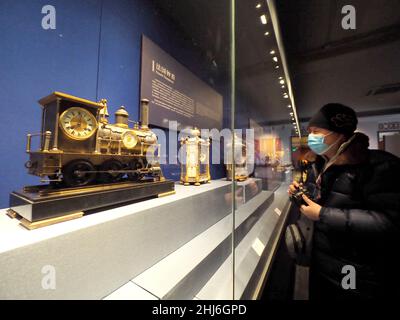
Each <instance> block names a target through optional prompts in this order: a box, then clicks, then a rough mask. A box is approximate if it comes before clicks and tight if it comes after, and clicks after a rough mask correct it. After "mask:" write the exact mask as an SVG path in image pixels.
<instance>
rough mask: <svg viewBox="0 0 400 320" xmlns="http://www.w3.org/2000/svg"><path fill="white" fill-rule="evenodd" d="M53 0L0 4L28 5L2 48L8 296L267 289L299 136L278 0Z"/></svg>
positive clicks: (252, 294) (1, 226)
mask: <svg viewBox="0 0 400 320" xmlns="http://www.w3.org/2000/svg"><path fill="white" fill-rule="evenodd" d="M52 7H53V8H54V12H55V13H54V14H56V15H57V19H56V20H55V22H54V28H53V27H48V28H47V27H44V26H43V25H41V23H40V21H39V22H38V21H36V20H35V21H33V20H34V19H36V17H33V16H32V15H31V12H32V11H33V12H36V11H37V13H38V14H39V15H40V12H41V11H40V10H41V9H42V6H41V4H40V1H31V2H29V4H26V6H23V7H21V6H17V5H16V4H11V3H10V5H9V6H8V7H7V8H6V10H4V12H2V13H0V17H3V15H6V16H7V17H6V20H5V21H6V22H0V23H8V24H10V25H15V24H14V22H15V21H17V20H18V19H19V18H20V17H22V16H24V17H25V15H26V14H27V13H28V12H29V17H31V16H32V17H31V18H29V19H32V21H30V20H29V21H26V22H25V23H26V24H27V29H26V30H20V29H18V28H16V27H15V28H11V29H12V30H11V31H10V34H9V35H6V36H5V37H6V39H4V41H5V42H7V43H8V44H9V50H8V52H7V53H3V55H2V56H3V59H2V61H1V62H0V66H1V67H2V68H4V69H5V72H7V74H10V75H12V77H13V78H14V79H16V82H15V83H14V84H12V83H11V82H10V84H8V87H7V88H9V93H8V94H4V95H2V96H4V97H5V98H4V99H5V100H3V104H2V105H3V107H2V108H4V112H3V114H4V116H5V121H6V122H8V123H12V122H14V121H15V120H16V119H18V122H19V125H18V126H11V127H7V132H5V131H2V135H3V134H4V135H3V136H5V137H9V138H10V139H12V141H15V143H13V144H7V145H4V146H3V150H4V156H2V164H3V165H4V169H5V172H4V179H3V180H2V181H1V182H0V183H1V188H0V189H1V190H2V194H1V198H0V199H1V207H2V208H4V209H3V210H1V212H2V214H1V216H0V230H1V232H0V243H1V245H0V266H1V269H2V273H1V275H0V299H5V298H15V299H21V298H23V299H200V300H208V299H228V300H230V299H235V300H236V299H258V298H260V297H261V295H262V290H263V288H264V286H265V283H266V282H267V281H268V274H269V271H270V268H271V265H272V261H273V259H274V255H275V254H276V251H277V246H278V244H279V242H280V239H281V236H282V230H283V227H284V225H285V222H286V219H287V215H288V211H289V207H290V202H289V199H288V196H287V193H286V190H287V188H288V182H289V181H290V179H291V175H292V168H293V166H292V147H291V143H292V141H294V140H293V137H297V139H301V132H300V127H299V124H298V118H297V112H296V105H295V99H294V96H293V92H292V88H291V82H290V73H289V70H288V66H287V64H286V60H285V49H284V47H283V44H282V40H281V35H280V26H279V23H278V19H277V14H276V10H275V6H274V1H272V0H268V1H264V0H262V1H261V0H260V1H240V0H237V1H235V0H218V1H200V0H151V1H149V0H138V1H124V0H116V1H88V2H85V3H84V4H82V6H81V5H79V4H77V3H76V2H71V1H54V4H53V5H52ZM44 12H47V13H44V14H42V17H43V19H44V21H45V22H43V23H45V25H46V23H48V22H49V21H50V22H51V21H52V20H51V19H52V15H51V14H52V12H53V11H52V10H50V11H44ZM14 20H15V21H14ZM0 21H1V19H0ZM18 21H19V20H18ZM46 21H47V22H46ZM28 25H29V26H28ZM33 42H35V45H33ZM39 75H40V79H41V80H40V81H38V77H39ZM17 82H18V85H17ZM13 86H15V87H13ZM17 87H18V88H21V87H23V88H24V90H23V91H24V92H23V94H16V92H17V89H18V88H17ZM13 93H15V94H13ZM42 97H45V98H43V99H41V98H42ZM38 100H40V101H39V104H38V103H37V101H38ZM37 104H38V105H37ZM16 106H20V108H16ZM14 111H15V112H14ZM108 113H110V114H113V113H114V114H115V121H114V120H110V119H109V114H108ZM113 121H114V122H115V123H114V122H113ZM187 128H198V129H196V134H195V135H193V136H191V137H188V130H187ZM0 130H6V129H4V128H3V129H0ZM192 131H193V130H192ZM29 132H31V133H35V132H38V137H37V139H36V138H35V137H34V136H33V135H32V134H28V133H29ZM26 134H28V137H27V138H26ZM25 139H27V140H25ZM296 141H297V142H298V141H300V140H296ZM297 142H296V143H297ZM26 143H28V144H27V145H26ZM24 151H27V152H28V155H27V154H25V152H24ZM180 154H181V156H180ZM183 158H184V161H183ZM11 159H12V160H11ZM24 164H25V167H26V168H25V167H24ZM233 164H234V165H233ZM29 174H30V175H29ZM33 175H36V176H39V177H40V178H41V180H42V182H40V179H38V178H37V177H34V176H33ZM180 182H182V184H181V183H180ZM39 184H40V185H39ZM7 209H8V210H7ZM21 225H22V226H24V227H25V228H23V227H21ZM26 261H29V264H27V263H26ZM21 269H22V270H21ZM15 270H21V272H18V273H15V272H13V271H15ZM38 283H39V284H41V285H38Z"/></svg>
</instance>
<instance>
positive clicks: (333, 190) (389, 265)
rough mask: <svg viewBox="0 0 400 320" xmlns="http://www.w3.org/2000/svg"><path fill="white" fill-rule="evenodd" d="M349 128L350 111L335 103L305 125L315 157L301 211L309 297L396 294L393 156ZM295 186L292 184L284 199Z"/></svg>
mask: <svg viewBox="0 0 400 320" xmlns="http://www.w3.org/2000/svg"><path fill="white" fill-rule="evenodd" d="M356 128H357V117H356V114H355V112H354V110H353V109H351V108H349V107H347V106H344V105H341V104H327V105H325V106H324V107H322V108H321V109H320V110H319V111H318V112H317V113H316V114H315V115H314V116H313V117H312V118H311V120H310V122H309V126H308V131H309V136H308V145H309V147H310V149H311V150H312V151H313V152H314V153H315V154H316V157H315V162H314V163H313V165H312V170H311V168H310V174H309V179H308V181H307V182H308V183H309V184H310V183H311V185H313V186H314V187H315V188H314V190H315V192H314V194H313V200H311V199H310V198H308V197H306V196H303V199H304V201H305V203H306V205H302V206H301V207H300V211H301V213H302V214H303V215H304V216H306V217H307V218H308V219H310V220H312V221H315V222H314V234H313V241H312V254H311V266H310V298H311V299H353V298H382V297H396V296H397V297H398V296H400V280H399V279H400V271H399V270H398V269H399V267H398V265H397V260H399V259H398V257H399V256H400V250H399V248H400V236H399V234H400V233H399V230H400V219H399V218H400V159H399V158H398V157H396V156H394V155H392V154H390V153H388V152H385V151H381V150H370V149H368V146H369V139H368V137H367V136H366V135H364V134H362V133H359V132H355V130H356ZM310 180H312V181H310ZM306 186H307V184H306ZM298 187H299V184H298V183H297V182H295V181H294V182H293V183H292V185H291V186H290V188H289V194H293V193H294V192H295V191H296V189H297V188H298ZM353 276H354V277H353Z"/></svg>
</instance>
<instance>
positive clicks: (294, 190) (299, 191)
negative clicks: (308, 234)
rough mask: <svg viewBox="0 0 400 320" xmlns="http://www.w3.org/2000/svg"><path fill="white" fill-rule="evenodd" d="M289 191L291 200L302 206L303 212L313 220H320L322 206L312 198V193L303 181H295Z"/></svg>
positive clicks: (301, 210)
mask: <svg viewBox="0 0 400 320" xmlns="http://www.w3.org/2000/svg"><path fill="white" fill-rule="evenodd" d="M288 193H289V196H290V200H292V201H293V203H295V204H296V205H297V206H298V207H300V212H301V213H302V214H304V215H305V216H306V217H307V218H309V219H311V220H313V221H317V220H319V214H320V211H321V208H322V207H321V206H320V205H319V204H318V203H316V202H314V201H313V200H312V199H313V197H312V194H311V193H310V192H309V190H307V188H306V187H305V186H304V185H303V184H302V183H298V182H297V181H293V183H292V184H291V185H290V186H289V190H288Z"/></svg>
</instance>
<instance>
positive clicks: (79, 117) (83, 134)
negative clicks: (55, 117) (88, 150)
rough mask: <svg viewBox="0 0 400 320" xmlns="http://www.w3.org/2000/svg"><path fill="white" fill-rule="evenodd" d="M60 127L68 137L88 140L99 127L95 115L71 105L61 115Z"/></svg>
mask: <svg viewBox="0 0 400 320" xmlns="http://www.w3.org/2000/svg"><path fill="white" fill-rule="evenodd" d="M59 123H60V127H61V129H62V131H63V132H64V133H65V134H66V135H67V137H69V138H71V139H74V140H86V139H88V138H90V137H91V136H92V135H93V134H94V133H95V132H96V129H97V121H96V118H95V116H94V115H93V114H92V113H91V112H89V111H88V110H85V109H83V108H80V107H71V108H69V109H67V110H65V111H64V112H63V113H62V114H61V116H60V121H59Z"/></svg>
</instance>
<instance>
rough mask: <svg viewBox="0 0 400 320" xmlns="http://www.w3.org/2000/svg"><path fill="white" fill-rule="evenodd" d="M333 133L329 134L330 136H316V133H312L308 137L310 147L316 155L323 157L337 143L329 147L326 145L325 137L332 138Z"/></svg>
mask: <svg viewBox="0 0 400 320" xmlns="http://www.w3.org/2000/svg"><path fill="white" fill-rule="evenodd" d="M332 133H333V132H331V133H328V134H325V135H324V134H316V133H310V134H309V135H308V146H309V147H310V149H311V150H312V151H314V152H315V153H316V154H319V155H322V154H324V153H326V152H327V151H328V150H330V149H331V148H332V147H333V146H334V145H335V144H336V142H337V141H336V142H334V143H333V144H331V145H329V144H326V143H325V137H327V136H330V135H331V134H332Z"/></svg>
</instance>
